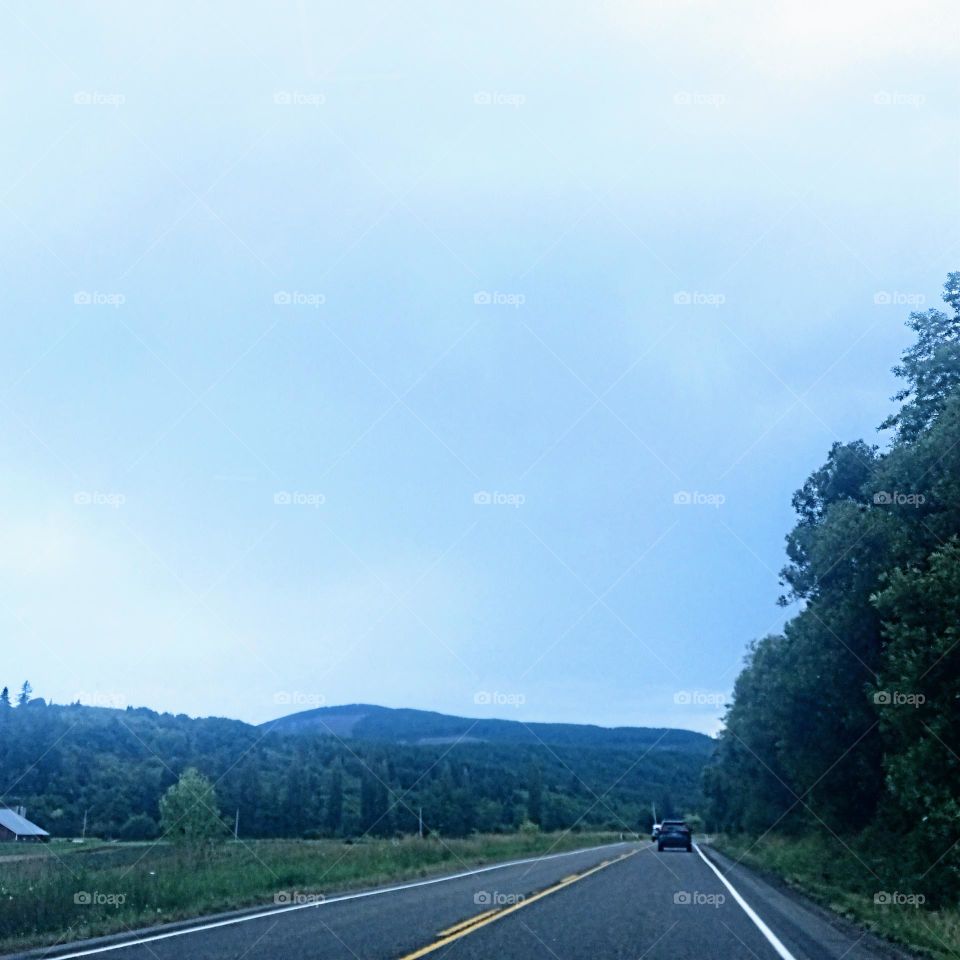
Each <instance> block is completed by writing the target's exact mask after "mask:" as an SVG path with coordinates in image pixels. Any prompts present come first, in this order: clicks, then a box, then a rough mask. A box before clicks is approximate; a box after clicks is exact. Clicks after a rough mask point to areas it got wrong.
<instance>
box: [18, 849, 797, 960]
mask: <svg viewBox="0 0 960 960" xmlns="http://www.w3.org/2000/svg"><path fill="white" fill-rule="evenodd" d="M624 842H625V841H618V842H616V843H602V844H600V845H598V846H596V847H584V848H583V849H581V850H565V851H564V852H563V853H551V854H549V855H547V856H545V857H527V858H526V859H524V860H509V861H507V862H506V863H495V864H492V865H491V866H488V867H478V868H477V869H476V870H464V871H463V872H462V873H452V874H450V875H449V876H445V877H433V878H432V879H430V880H414V881H412V882H411V883H399V884H396V885H395V886H392V887H377V888H376V889H374V890H363V891H361V892H360V893H345V894H342V895H341V896H339V897H328V898H326V899H324V900H315V901H312V902H311V903H296V904H294V905H293V906H289V907H276V908H275V909H273V910H262V911H260V913H248V914H245V915H244V916H242V917H231V918H230V919H228V920H216V921H214V922H213V923H203V924H200V925H198V926H196V927H187V928H186V929H185V930H171V931H170V932H169V933H155V934H152V935H151V936H149V937H140V938H139V939H137V940H124V941H123V943H111V944H110V945H109V946H105V947H92V948H91V949H89V950H80V951H78V952H77V953H53V952H51V953H50V954H43V953H35V954H30V956H34V957H36V960H41V958H42V957H44V956H49V958H50V960H73V958H74V957H90V956H93V955H94V954H97V953H107V952H109V951H111V950H124V949H126V948H127V947H138V946H141V945H142V944H144V943H154V942H155V941H157V940H169V939H170V938H171V937H183V936H186V935H187V934H188V933H200V932H201V931H203V930H215V929H216V928H217V927H230V926H233V925H234V924H236V923H246V922H247V921H249V920H262V919H263V918H264V917H276V916H279V915H280V914H282V913H292V912H293V911H294V910H307V909H310V908H311V907H324V906H326V905H327V904H330V903H342V902H343V901H344V900H361V899H363V898H364V897H379V896H382V895H383V894H385V893H396V892H397V891H399V890H412V889H414V888H415V887H429V886H431V885H432V884H434V883H446V882H447V881H449V880H460V879H462V878H463V877H473V876H476V875H477V874H478V873H489V872H490V871H491V870H503V869H504V868H506V867H519V866H522V865H523V864H525V863H542V862H544V861H546V860H556V859H557V858H558V857H572V856H574V855H575V854H578V853H592V852H593V851H595V850H606V849H607V848H609V847H619V846H621V845H622V844H623V843H624ZM626 842H629V841H626ZM701 856H703V854H701ZM721 879H722V878H721ZM731 889H732V888H731ZM42 949H43V948H42V947H41V948H40V950H42ZM48 949H49V950H51V951H53V950H55V949H56V948H55V947H50V948H48ZM785 960H795V958H793V957H790V955H789V954H787V955H786V958H785Z"/></svg>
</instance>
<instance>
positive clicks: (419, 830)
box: [417, 807, 423, 840]
mask: <svg viewBox="0 0 960 960" xmlns="http://www.w3.org/2000/svg"><path fill="white" fill-rule="evenodd" d="M418 821H419V823H418V827H417V836H418V837H419V838H420V839H421V840H422V839H423V807H421V808H420V814H419V816H418Z"/></svg>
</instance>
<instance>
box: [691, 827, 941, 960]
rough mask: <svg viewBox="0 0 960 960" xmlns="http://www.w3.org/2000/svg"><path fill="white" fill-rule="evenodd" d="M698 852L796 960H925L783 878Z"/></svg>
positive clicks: (706, 847)
mask: <svg viewBox="0 0 960 960" xmlns="http://www.w3.org/2000/svg"><path fill="white" fill-rule="evenodd" d="M699 846H700V849H701V850H702V851H703V853H704V855H705V856H707V857H708V858H709V860H710V861H711V863H713V864H714V866H716V867H717V869H718V870H719V871H720V872H721V873H722V874H723V875H724V876H725V877H726V878H727V879H728V880H729V881H730V883H731V884H733V886H734V887H736V888H737V890H738V891H739V892H740V894H741V895H742V896H743V897H744V898H745V899H746V900H747V902H748V903H749V904H750V905H751V906H752V907H753V909H754V910H755V911H756V912H757V913H758V914H759V915H760V916H761V917H762V918H763V920H764V921H765V922H766V923H767V924H768V925H769V926H770V927H771V929H772V930H773V931H774V932H775V933H776V934H777V936H778V937H779V938H780V939H781V940H782V941H783V942H784V944H785V945H786V946H787V947H788V948H789V949H790V950H791V952H793V953H794V955H795V956H796V957H797V958H798V960H799V958H804V957H809V958H811V960H840V958H841V957H842V958H844V960H876V958H882V960H923V955H922V954H919V953H915V952H913V951H910V950H908V949H907V948H905V947H902V946H900V945H899V944H895V943H892V942H891V941H889V940H885V939H883V938H882V937H880V936H878V935H877V934H874V933H872V932H871V931H869V930H867V929H866V928H865V927H862V926H860V925H859V924H856V923H854V922H853V921H851V920H848V919H846V918H845V917H842V916H840V915H839V914H837V913H834V912H833V911H831V910H829V909H828V908H827V907H824V906H822V905H820V904H818V903H816V902H815V901H814V900H812V899H811V898H810V897H808V896H806V895H805V894H804V893H802V892H801V891H799V890H797V889H796V888H795V887H792V886H791V885H790V884H788V883H787V882H786V881H785V880H784V879H783V878H782V877H779V876H777V875H776V874H773V873H770V872H769V871H765V870H758V869H756V868H754V867H746V866H744V865H743V864H740V863H737V862H736V861H735V860H732V859H731V858H730V857H728V856H727V855H726V854H723V853H721V852H720V851H719V850H717V849H715V848H714V847H712V846H711V845H710V844H709V843H701V844H700V845H699Z"/></svg>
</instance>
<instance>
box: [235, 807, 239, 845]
mask: <svg viewBox="0 0 960 960" xmlns="http://www.w3.org/2000/svg"><path fill="white" fill-rule="evenodd" d="M239 836H240V808H239V807H237V815H236V816H235V817H234V818H233V839H234V840H237V839H238V838H239Z"/></svg>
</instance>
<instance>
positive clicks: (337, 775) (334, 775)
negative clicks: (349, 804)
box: [325, 765, 343, 836]
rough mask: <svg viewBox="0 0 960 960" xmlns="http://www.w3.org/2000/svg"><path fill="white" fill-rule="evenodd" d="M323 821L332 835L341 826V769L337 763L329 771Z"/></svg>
mask: <svg viewBox="0 0 960 960" xmlns="http://www.w3.org/2000/svg"><path fill="white" fill-rule="evenodd" d="M325 823H326V828H327V830H328V832H329V833H331V834H332V835H334V836H336V835H337V834H338V833H339V832H340V830H341V828H342V826H343V771H342V770H341V768H340V767H339V765H338V766H335V767H334V768H333V769H332V770H331V771H330V786H329V788H328V791H327V810H326V817H325Z"/></svg>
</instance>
